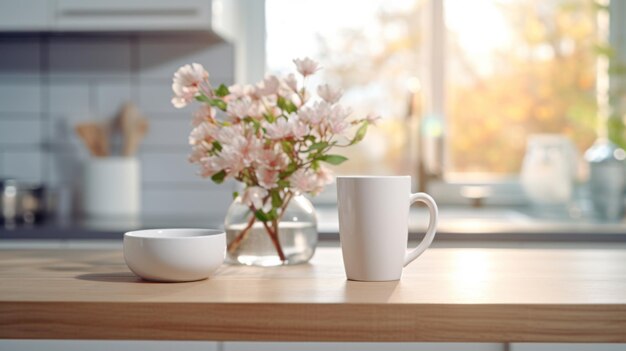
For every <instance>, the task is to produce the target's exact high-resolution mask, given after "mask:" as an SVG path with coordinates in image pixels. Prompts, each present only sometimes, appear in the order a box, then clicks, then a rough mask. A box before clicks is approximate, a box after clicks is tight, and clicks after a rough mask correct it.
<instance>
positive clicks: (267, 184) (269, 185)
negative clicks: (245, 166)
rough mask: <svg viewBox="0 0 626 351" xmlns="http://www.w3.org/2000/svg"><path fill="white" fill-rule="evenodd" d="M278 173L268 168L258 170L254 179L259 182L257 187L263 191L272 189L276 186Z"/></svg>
mask: <svg viewBox="0 0 626 351" xmlns="http://www.w3.org/2000/svg"><path fill="white" fill-rule="evenodd" d="M278 173H279V171H277V170H273V169H269V168H259V169H257V170H256V178H257V180H258V181H259V185H260V186H262V187H264V188H265V189H268V190H269V189H273V188H275V187H276V186H277V185H278V184H277V182H278Z"/></svg>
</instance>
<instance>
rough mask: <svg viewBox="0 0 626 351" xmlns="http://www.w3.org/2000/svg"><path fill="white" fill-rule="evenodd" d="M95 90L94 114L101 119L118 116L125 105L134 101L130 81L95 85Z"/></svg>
mask: <svg viewBox="0 0 626 351" xmlns="http://www.w3.org/2000/svg"><path fill="white" fill-rule="evenodd" d="M94 89H95V92H94V93H95V96H94V114H95V115H97V116H98V117H99V118H112V117H114V116H116V115H117V113H118V112H119V110H120V108H121V107H122V105H123V104H125V103H126V102H131V101H132V92H131V81H130V79H122V80H119V81H112V82H101V83H95V87H94Z"/></svg>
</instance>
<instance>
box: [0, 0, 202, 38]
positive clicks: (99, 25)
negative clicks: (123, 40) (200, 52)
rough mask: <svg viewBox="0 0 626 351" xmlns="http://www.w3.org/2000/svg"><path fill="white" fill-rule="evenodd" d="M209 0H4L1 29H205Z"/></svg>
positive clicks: (1, 5) (0, 5) (0, 9)
mask: <svg viewBox="0 0 626 351" xmlns="http://www.w3.org/2000/svg"><path fill="white" fill-rule="evenodd" d="M211 9H212V2H211V0H107V1H98V0H3V1H0V31H5V32H7V31H8V32H12V31H16V32H23V31H52V32H55V31H88V32H91V31H190V30H193V31H208V30H211V28H212V27H211V25H212V11H211Z"/></svg>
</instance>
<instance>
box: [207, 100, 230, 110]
mask: <svg viewBox="0 0 626 351" xmlns="http://www.w3.org/2000/svg"><path fill="white" fill-rule="evenodd" d="M207 102H208V103H209V105H211V106H213V107H217V108H219V109H220V110H222V111H226V108H227V107H228V106H227V105H226V103H225V102H224V101H222V100H220V99H209V101H207Z"/></svg>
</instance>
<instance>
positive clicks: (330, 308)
mask: <svg viewBox="0 0 626 351" xmlns="http://www.w3.org/2000/svg"><path fill="white" fill-rule="evenodd" d="M0 338H33V339H39V338H45V339H50V338H52V339H170V340H181V339H186V340H285V341H287V340H289V341H295V340H301V341H452V342H454V341H476V342H546V341H547V342H626V251H624V250H619V249H613V250H611V249H586V250H572V249H430V250H428V251H426V253H424V254H423V255H422V256H421V257H420V258H418V259H417V260H416V261H415V262H414V263H413V264H411V265H409V266H408V267H407V268H405V271H404V275H403V278H402V280H401V281H398V282H382V283H367V282H353V281H347V280H346V278H345V274H344V271H343V265H342V260H341V253H340V251H339V249H336V248H320V249H318V252H317V253H316V255H315V257H314V259H313V260H312V261H311V262H310V263H309V264H305V265H299V266H292V267H276V268H258V267H241V266H227V265H224V266H222V267H221V268H220V269H219V271H218V272H217V273H216V275H215V277H214V278H211V279H209V280H205V281H199V282H191V283H175V284H173V283H151V282H146V281H142V280H140V279H138V278H136V277H135V276H134V275H133V274H132V273H130V271H129V270H128V268H127V267H126V265H125V264H124V259H123V255H122V252H121V250H119V251H118V250H11V251H9V250H6V251H0Z"/></svg>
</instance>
